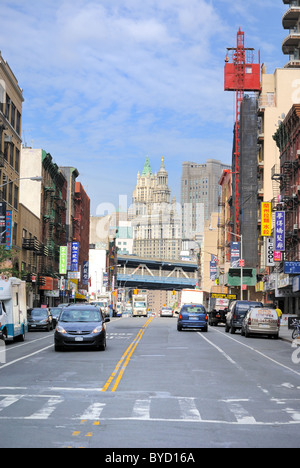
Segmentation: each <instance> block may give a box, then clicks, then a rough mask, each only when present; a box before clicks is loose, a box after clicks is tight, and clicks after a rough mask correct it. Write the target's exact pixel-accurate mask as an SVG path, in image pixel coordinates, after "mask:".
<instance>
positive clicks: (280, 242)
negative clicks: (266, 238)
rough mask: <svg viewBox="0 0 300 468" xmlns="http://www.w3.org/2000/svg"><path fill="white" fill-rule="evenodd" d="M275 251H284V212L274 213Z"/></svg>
mask: <svg viewBox="0 0 300 468" xmlns="http://www.w3.org/2000/svg"><path fill="white" fill-rule="evenodd" d="M275 250H276V251H278V252H279V251H280V252H283V251H284V250H285V212H284V211H276V212H275Z"/></svg>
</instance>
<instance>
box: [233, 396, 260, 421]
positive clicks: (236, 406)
mask: <svg viewBox="0 0 300 468" xmlns="http://www.w3.org/2000/svg"><path fill="white" fill-rule="evenodd" d="M243 401H248V400H243ZM227 403H228V406H229V409H230V411H231V412H232V413H233V414H234V416H235V418H236V420H237V422H238V423H239V424H255V423H256V420H255V418H254V417H253V416H250V415H249V413H248V411H247V410H246V409H245V408H244V407H243V406H242V405H241V403H240V402H239V401H234V400H232V401H227Z"/></svg>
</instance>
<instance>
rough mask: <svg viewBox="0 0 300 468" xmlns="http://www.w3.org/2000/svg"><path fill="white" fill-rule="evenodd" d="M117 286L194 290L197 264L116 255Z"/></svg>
mask: <svg viewBox="0 0 300 468" xmlns="http://www.w3.org/2000/svg"><path fill="white" fill-rule="evenodd" d="M116 279H117V286H118V287H120V288H138V289H161V290H173V289H174V290H181V289H184V288H195V286H196V284H197V282H198V265H197V263H193V262H187V261H180V260H179V261H166V260H154V259H153V260H151V259H147V258H140V257H137V256H135V255H123V256H120V255H118V257H117V277H116Z"/></svg>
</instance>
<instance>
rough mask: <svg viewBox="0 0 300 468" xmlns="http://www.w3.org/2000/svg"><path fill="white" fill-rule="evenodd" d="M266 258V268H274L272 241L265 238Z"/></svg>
mask: <svg viewBox="0 0 300 468" xmlns="http://www.w3.org/2000/svg"><path fill="white" fill-rule="evenodd" d="M266 254H267V258H266V266H274V265H275V263H274V241H273V239H272V238H271V237H267V252H266Z"/></svg>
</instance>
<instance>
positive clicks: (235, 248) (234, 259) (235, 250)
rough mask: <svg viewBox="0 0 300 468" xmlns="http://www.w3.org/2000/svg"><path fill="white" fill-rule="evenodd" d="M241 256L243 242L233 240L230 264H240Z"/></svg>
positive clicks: (234, 266)
mask: <svg viewBox="0 0 300 468" xmlns="http://www.w3.org/2000/svg"><path fill="white" fill-rule="evenodd" d="M240 258H241V243H240V242H231V243H230V266H231V267H232V268H237V267H238V266H239V260H240Z"/></svg>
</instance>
